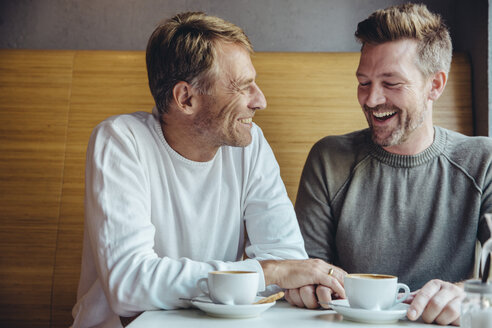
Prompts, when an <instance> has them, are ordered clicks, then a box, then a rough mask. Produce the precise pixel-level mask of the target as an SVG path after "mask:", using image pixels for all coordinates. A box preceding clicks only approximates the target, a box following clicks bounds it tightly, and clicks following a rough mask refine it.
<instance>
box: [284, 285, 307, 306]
mask: <svg viewBox="0 0 492 328" xmlns="http://www.w3.org/2000/svg"><path fill="white" fill-rule="evenodd" d="M285 299H286V300H287V302H289V303H290V304H292V305H294V306H297V307H304V303H302V299H301V295H300V293H299V288H296V289H287V290H286V291H285Z"/></svg>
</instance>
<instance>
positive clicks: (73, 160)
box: [52, 51, 154, 327]
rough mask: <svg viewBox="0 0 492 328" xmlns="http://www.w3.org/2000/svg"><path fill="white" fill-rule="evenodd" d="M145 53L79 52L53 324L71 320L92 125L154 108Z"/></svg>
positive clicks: (54, 290) (55, 283) (67, 155)
mask: <svg viewBox="0 0 492 328" xmlns="http://www.w3.org/2000/svg"><path fill="white" fill-rule="evenodd" d="M146 74H147V73H146V70H145V55H144V53H143V52H116V51H114V52H113V51H79V52H77V55H76V57H75V62H74V73H73V89H72V97H71V104H70V117H69V126H68V134H67V151H66V161H65V174H64V178H63V195H62V201H61V214H60V227H59V229H60V236H59V239H58V244H57V253H56V265H55V276H54V284H53V308H52V312H53V314H52V316H53V325H52V326H53V327H67V325H69V324H71V322H72V317H71V309H72V307H73V305H74V304H75V301H76V291H77V285H78V280H79V273H80V264H81V254H82V236H83V223H84V170H85V153H86V147H87V143H88V141H89V136H90V133H91V132H92V129H93V128H94V127H95V126H96V125H97V124H98V123H99V122H101V121H102V120H104V119H105V118H107V117H109V116H112V115H117V114H122V113H131V112H136V111H151V109H152V107H153V104H154V103H153V99H152V97H151V95H150V91H149V89H148V86H147V75H146Z"/></svg>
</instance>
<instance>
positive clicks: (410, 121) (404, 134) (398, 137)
mask: <svg viewBox="0 0 492 328" xmlns="http://www.w3.org/2000/svg"><path fill="white" fill-rule="evenodd" d="M420 106H421V108H422V110H421V111H420V112H418V113H415V114H417V115H418V117H410V116H408V115H407V117H406V118H405V121H404V122H403V123H402V122H401V121H399V122H398V125H397V127H396V128H394V130H393V131H392V132H391V134H390V135H389V136H388V137H385V138H379V137H378V133H376V131H377V130H375V128H374V126H372V124H371V123H370V122H371V121H370V120H368V123H369V130H370V131H371V138H372V141H373V142H374V143H375V144H377V145H379V146H381V147H390V146H396V145H401V144H402V143H404V142H405V141H407V140H408V138H409V137H410V135H411V134H412V132H413V131H415V130H416V129H417V128H418V127H420V126H421V125H422V124H423V122H424V120H425V115H426V112H427V111H426V110H425V109H423V108H424V105H423V104H420ZM381 109H384V110H387V111H396V112H397V114H396V115H401V113H402V112H403V111H402V110H401V109H400V108H399V107H397V106H394V105H391V106H388V105H385V104H383V105H378V106H376V107H372V108H371V107H368V106H366V105H364V111H365V112H366V113H368V115H372V112H374V111H378V110H381ZM407 114H408V112H407ZM402 124H403V125H404V126H402ZM381 131H384V130H381Z"/></svg>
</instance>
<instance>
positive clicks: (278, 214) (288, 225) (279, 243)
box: [243, 126, 307, 261]
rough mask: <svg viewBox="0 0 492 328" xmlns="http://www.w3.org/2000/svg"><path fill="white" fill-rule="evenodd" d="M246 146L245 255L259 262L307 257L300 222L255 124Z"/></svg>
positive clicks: (271, 155)
mask: <svg viewBox="0 0 492 328" xmlns="http://www.w3.org/2000/svg"><path fill="white" fill-rule="evenodd" d="M253 133H255V136H254V138H253V144H252V145H250V146H251V147H247V148H248V149H247V151H248V152H250V153H249V154H247V155H246V156H247V157H250V160H249V164H248V165H246V166H245V167H246V170H247V172H245V176H246V177H247V181H246V183H245V191H244V195H245V196H244V197H243V198H244V199H243V208H244V221H245V225H246V232H247V235H248V240H247V244H246V248H245V252H246V255H247V256H248V257H250V258H254V259H256V260H258V261H261V260H268V259H277V260H280V259H306V258H307V254H306V251H305V249H304V242H303V239H302V235H301V232H300V230H299V225H298V223H297V220H296V216H295V212H294V207H293V206H292V202H291V201H290V199H289V197H288V195H287V191H286V189H285V186H284V183H283V181H282V179H281V177H280V169H279V166H278V163H277V161H276V159H275V156H274V154H273V151H272V149H271V148H270V145H269V144H268V142H267V141H266V139H265V138H264V136H263V133H262V132H261V130H260V128H259V127H257V126H255V129H254V130H253Z"/></svg>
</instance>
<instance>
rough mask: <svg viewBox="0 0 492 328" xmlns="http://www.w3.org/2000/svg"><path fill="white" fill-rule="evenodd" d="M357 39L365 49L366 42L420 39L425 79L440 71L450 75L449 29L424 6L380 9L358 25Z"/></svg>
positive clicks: (420, 63)
mask: <svg viewBox="0 0 492 328" xmlns="http://www.w3.org/2000/svg"><path fill="white" fill-rule="evenodd" d="M355 37H356V38H357V39H358V40H359V42H360V43H362V47H364V45H365V44H366V43H367V44H373V45H378V44H382V43H385V42H390V41H398V40H402V39H413V40H416V41H417V42H418V47H417V54H418V55H417V58H416V65H417V67H418V68H419V69H420V71H421V72H422V74H423V75H424V76H425V77H428V76H430V75H431V74H434V73H437V72H439V71H444V72H445V73H446V74H447V73H448V72H449V68H450V66H451V57H452V51H453V49H452V45H451V37H450V36H449V31H448V28H447V27H446V25H445V24H444V22H443V20H442V18H441V16H440V15H438V14H434V13H432V12H430V11H429V10H428V9H427V7H426V6H425V5H423V4H415V3H407V4H403V5H398V6H392V7H389V8H386V9H381V10H377V11H375V12H374V13H372V14H371V15H370V16H369V17H368V18H367V19H366V20H364V21H362V22H360V23H359V24H358V25H357V31H356V32H355Z"/></svg>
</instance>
